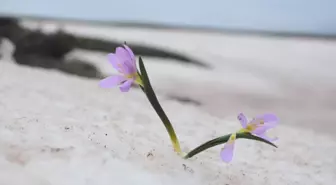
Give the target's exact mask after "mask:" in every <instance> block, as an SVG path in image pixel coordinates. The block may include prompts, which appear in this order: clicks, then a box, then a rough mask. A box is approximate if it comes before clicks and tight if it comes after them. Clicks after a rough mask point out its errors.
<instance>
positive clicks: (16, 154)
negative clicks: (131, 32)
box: [0, 63, 336, 185]
mask: <svg viewBox="0 0 336 185" xmlns="http://www.w3.org/2000/svg"><path fill="white" fill-rule="evenodd" d="M1 71H2V72H1V78H0V83H1V87H0V91H1V93H0V100H1V101H0V103H1V104H0V108H1V113H2V115H1V117H0V123H1V129H0V151H1V153H0V167H1V168H0V182H1V184H6V185H12V184H13V185H14V184H15V185H21V184H22V185H23V184H24V185H30V184H32V185H33V184H34V185H36V184H41V185H42V184H55V185H56V184H62V185H66V184H69V185H74V184H95V185H100V184H153V185H154V184H155V185H156V184H194V185H195V184H200V185H203V184H258V185H260V184H265V185H266V184H275V185H276V184H279V185H280V184H281V185H282V184H312V185H316V184H323V185H329V184H330V185H332V184H334V182H335V180H336V179H335V178H336V177H335V172H336V155H335V154H336V151H335V148H336V142H335V141H334V140H332V138H329V137H328V136H323V135H321V134H317V133H314V132H311V131H307V130H305V129H300V130H297V129H293V128H290V127H288V126H284V125H281V126H279V128H278V129H277V130H276V131H275V132H273V134H275V135H277V136H278V137H280V138H281V140H280V141H279V143H278V145H279V149H277V150H276V149H273V148H271V147H269V146H266V145H264V144H261V143H255V142H250V141H243V140H241V141H239V142H237V148H236V155H235V158H234V161H233V162H232V163H231V164H225V163H223V162H221V161H220V159H219V156H218V152H219V149H220V147H216V148H213V149H210V150H208V151H206V152H204V153H202V154H200V155H199V156H198V157H197V158H193V159H191V160H183V159H179V158H178V157H177V156H176V155H175V154H174V153H173V152H172V150H171V147H170V143H169V140H168V137H167V134H166V133H165V130H164V128H163V126H162V125H161V124H160V121H159V119H158V118H157V115H156V114H155V113H154V111H153V110H152V109H151V107H150V106H149V104H148V103H147V101H146V99H145V97H144V95H143V94H141V92H140V91H137V90H133V91H131V92H129V93H126V94H122V93H120V92H119V91H118V89H114V90H103V89H100V88H98V87H97V82H96V81H91V80H86V79H78V78H76V77H71V76H65V75H63V74H59V73H58V72H47V71H42V70H37V69H31V68H28V67H18V66H15V65H13V64H8V63H1ZM162 104H163V106H164V107H165V109H166V111H167V114H168V115H169V116H170V118H171V120H172V121H173V123H174V124H175V125H176V130H177V132H178V134H179V137H180V139H181V141H182V146H183V147H184V150H186V149H188V148H192V147H194V146H196V145H197V144H200V143H201V142H204V141H205V140H208V139H210V138H213V137H216V136H219V135H221V134H224V133H227V132H230V131H232V130H235V129H238V128H239V124H238V122H237V121H235V120H234V119H233V118H232V119H228V120H220V119H217V118H214V117H212V116H210V115H208V114H206V113H204V112H202V111H201V110H199V109H197V108H194V107H191V106H184V105H181V104H178V103H176V102H173V101H167V100H163V101H162ZM184 165H185V166H184Z"/></svg>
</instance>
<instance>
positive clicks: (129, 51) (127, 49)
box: [124, 44, 135, 64]
mask: <svg viewBox="0 0 336 185" xmlns="http://www.w3.org/2000/svg"><path fill="white" fill-rule="evenodd" d="M124 48H125V49H126V51H127V52H128V54H129V56H130V57H131V58H132V61H133V62H134V64H135V56H134V53H133V51H132V49H131V48H129V47H128V46H127V45H126V44H124Z"/></svg>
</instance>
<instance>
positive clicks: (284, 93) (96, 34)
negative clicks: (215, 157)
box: [0, 0, 336, 134]
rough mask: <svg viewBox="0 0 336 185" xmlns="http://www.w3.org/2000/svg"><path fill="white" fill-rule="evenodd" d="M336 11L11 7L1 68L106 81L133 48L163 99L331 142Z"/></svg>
mask: <svg viewBox="0 0 336 185" xmlns="http://www.w3.org/2000/svg"><path fill="white" fill-rule="evenodd" d="M335 7H336V1H332V0H296V1H291V0H273V1H267V0H250V1H246V0H245V1H243V0H236V1H228V0H211V1H195V0H194V1H192V0H181V1H177V0H170V1H154V0H142V1H131V0H123V1H108V0H95V1H79V0H67V1H63V0H58V1H54V0H49V1H48V0H25V1H24V2H23V1H19V0H2V1H1V6H0V15H1V19H0V37H1V39H2V44H1V52H0V53H1V57H2V62H6V61H12V62H14V63H17V64H18V65H25V66H29V67H39V68H41V69H43V70H51V71H58V72H61V73H64V75H70V76H72V77H79V78H88V80H99V79H101V78H103V77H105V76H107V75H109V74H113V73H114V70H113V69H112V67H111V66H109V65H108V64H107V62H106V54H107V53H109V52H114V49H115V48H116V47H117V46H118V45H120V44H122V43H124V42H125V41H126V42H127V44H128V45H130V46H131V48H132V49H133V50H134V52H135V53H136V54H137V55H141V56H143V57H144V60H145V63H146V65H148V71H149V74H150V76H151V79H152V81H153V83H154V85H155V88H156V90H157V93H158V94H159V95H160V96H161V98H163V99H167V100H172V101H177V102H180V103H183V104H186V105H188V106H198V107H199V108H200V109H202V110H204V111H205V112H208V113H209V114H212V115H214V116H217V117H221V118H227V117H235V115H236V114H238V112H246V113H247V114H248V115H255V114H262V113H264V112H274V113H276V114H278V115H279V117H280V118H281V120H282V123H283V124H287V125H293V126H295V127H305V128H308V129H313V130H315V131H316V132H323V133H328V134H332V130H333V129H334V128H335V127H336V126H335V122H334V121H335V118H336V114H335V113H336V100H335V98H334V97H335V94H336V74H335V69H336V68H335V67H336V62H335V60H336V43H335V36H336V12H335V11H334V9H335Z"/></svg>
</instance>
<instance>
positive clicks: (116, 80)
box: [99, 75, 126, 88]
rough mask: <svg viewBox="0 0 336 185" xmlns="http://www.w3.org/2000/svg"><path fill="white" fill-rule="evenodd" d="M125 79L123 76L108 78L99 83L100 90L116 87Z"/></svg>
mask: <svg viewBox="0 0 336 185" xmlns="http://www.w3.org/2000/svg"><path fill="white" fill-rule="evenodd" d="M125 80H126V79H125V77H123V76H119V75H117V76H109V77H107V78H105V79H103V80H101V81H100V82H99V86H100V87H102V88H111V87H114V86H116V85H119V84H120V83H121V82H123V81H125Z"/></svg>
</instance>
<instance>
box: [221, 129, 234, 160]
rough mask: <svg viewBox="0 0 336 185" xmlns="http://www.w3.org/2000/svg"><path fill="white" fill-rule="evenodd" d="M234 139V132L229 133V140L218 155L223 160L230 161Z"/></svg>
mask: <svg viewBox="0 0 336 185" xmlns="http://www.w3.org/2000/svg"><path fill="white" fill-rule="evenodd" d="M235 140H236V134H231V136H230V138H229V141H228V142H227V143H226V144H225V145H224V148H223V149H222V151H221V153H220V156H221V158H222V160H223V161H224V162H227V163H228V162H230V161H232V158H233V150H234V144H235Z"/></svg>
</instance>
